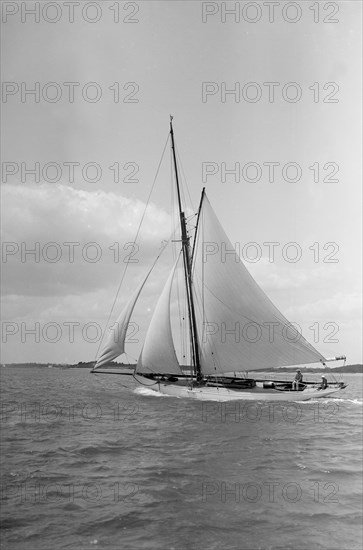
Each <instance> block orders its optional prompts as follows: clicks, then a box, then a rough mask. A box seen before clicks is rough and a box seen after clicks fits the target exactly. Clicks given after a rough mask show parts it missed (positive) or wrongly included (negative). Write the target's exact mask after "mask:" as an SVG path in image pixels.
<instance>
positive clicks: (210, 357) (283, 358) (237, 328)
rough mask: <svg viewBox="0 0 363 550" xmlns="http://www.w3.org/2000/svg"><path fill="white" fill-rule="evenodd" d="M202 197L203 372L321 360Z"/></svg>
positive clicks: (198, 264)
mask: <svg viewBox="0 0 363 550" xmlns="http://www.w3.org/2000/svg"><path fill="white" fill-rule="evenodd" d="M231 251H233V246H232V244H231V242H230V240H229V239H228V237H227V235H226V234H225V232H224V230H223V228H222V226H221V225H220V223H219V221H218V219H217V217H216V215H215V213H214V211H213V209H212V207H211V205H210V203H209V201H208V199H207V198H206V197H205V196H204V199H203V202H202V205H201V210H200V220H199V226H198V234H197V241H196V249H195V254H194V275H195V285H194V286H195V287H196V286H199V288H201V289H202V290H201V294H202V296H201V297H198V300H199V302H200V310H199V330H198V332H199V340H200V342H199V344H200V348H201V367H202V372H203V374H215V373H226V372H231V371H249V370H252V369H253V370H257V369H258V370H262V369H266V368H270V367H278V366H288V365H300V364H302V363H315V362H319V361H324V357H323V356H322V355H321V354H320V353H319V352H318V351H317V350H315V349H314V347H313V346H311V345H310V344H309V343H308V342H307V341H306V340H305V338H303V336H301V334H299V333H298V332H297V331H296V329H294V328H293V327H292V325H291V324H290V323H289V321H288V320H287V319H286V318H285V317H284V316H283V315H282V313H281V312H280V311H279V310H278V309H277V308H276V307H275V306H274V305H273V303H272V302H271V301H270V299H269V298H268V297H267V295H266V294H265V293H264V292H263V290H262V289H261V288H260V287H259V286H258V284H257V283H256V282H255V280H254V279H253V278H252V276H251V275H250V274H249V272H248V270H247V269H246V267H245V266H244V265H243V263H242V261H241V259H240V258H239V256H238V255H237V254H236V253H231Z"/></svg>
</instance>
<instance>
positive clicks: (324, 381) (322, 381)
mask: <svg viewBox="0 0 363 550" xmlns="http://www.w3.org/2000/svg"><path fill="white" fill-rule="evenodd" d="M327 387H328V381H327V379H326V378H325V376H324V374H323V376H322V377H321V389H322V390H325V389H326V388H327Z"/></svg>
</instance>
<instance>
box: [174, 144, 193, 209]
mask: <svg viewBox="0 0 363 550" xmlns="http://www.w3.org/2000/svg"><path fill="white" fill-rule="evenodd" d="M176 155H177V158H178V161H179V166H180V168H181V171H182V174H183V180H184V185H185V187H186V190H187V193H188V197H189V203H190V205H191V207H192V209H193V211H194V207H193V201H192V198H191V196H190V192H189V187H188V183H187V178H186V175H185V172H184V168H183V164H182V161H181V158H180V155H179V150H178V148H177V147H176ZM183 198H184V201H185V197H183ZM184 204H185V202H184Z"/></svg>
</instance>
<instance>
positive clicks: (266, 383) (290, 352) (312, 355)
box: [91, 117, 346, 401]
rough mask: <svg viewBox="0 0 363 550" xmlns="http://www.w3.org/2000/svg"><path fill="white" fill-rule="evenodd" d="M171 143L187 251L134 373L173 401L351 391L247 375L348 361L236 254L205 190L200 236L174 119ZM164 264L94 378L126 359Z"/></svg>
mask: <svg viewBox="0 0 363 550" xmlns="http://www.w3.org/2000/svg"><path fill="white" fill-rule="evenodd" d="M170 141H171V151H172V161H173V168H174V180H175V186H176V191H177V204H178V218H179V225H180V235H179V236H178V237H179V238H178V239H175V240H174V245H175V246H178V247H179V251H178V254H177V260H176V262H175V263H174V266H173V267H172V269H171V271H170V274H169V277H168V280H167V281H166V284H165V286H164V289H163V291H162V293H161V295H160V297H159V300H158V302H157V304H156V307H155V309H154V312H153V316H152V319H151V322H150V325H149V327H148V330H147V333H146V336H145V340H144V344H143V348H142V351H141V354H140V356H139V359H138V362H137V365H136V368H135V372H134V373H128V374H132V375H134V377H135V380H137V381H138V382H139V383H140V384H143V385H146V386H148V387H150V388H151V389H155V390H157V391H159V392H161V393H164V394H167V395H170V396H175V397H185V398H192V399H198V400H212V401H232V400H258V401H261V400H271V401H305V400H308V399H316V398H321V397H326V396H328V395H331V394H333V393H336V392H338V391H341V390H342V389H344V388H345V387H346V386H345V384H344V383H343V382H336V381H334V382H329V383H328V382H327V381H326V380H325V379H323V380H322V382H321V383H319V384H318V383H316V382H306V381H304V380H302V379H301V377H300V375H299V374H298V373H297V375H296V380H295V381H293V382H291V381H286V380H282V381H274V380H259V379H258V378H250V377H249V376H248V375H247V373H248V372H251V371H257V370H260V371H263V370H269V369H271V368H273V367H284V366H293V365H303V364H314V363H320V364H321V365H323V366H325V363H326V362H327V361H336V360H344V361H345V356H339V357H333V358H330V359H327V358H325V357H324V356H323V355H322V354H321V353H319V351H317V350H316V349H315V348H314V347H313V346H312V345H311V344H310V343H309V342H308V341H307V340H305V338H304V337H303V336H302V335H301V334H300V333H298V332H297V331H296V329H295V328H294V327H293V325H292V324H291V323H289V321H288V320H287V319H286V318H285V317H284V316H283V314H282V313H281V312H280V311H279V310H278V309H277V308H276V307H275V306H274V304H273V303H272V302H271V300H270V299H269V298H268V296H267V295H266V294H265V293H264V291H263V290H262V289H261V288H260V287H259V286H258V284H257V283H256V281H255V280H254V279H253V277H252V276H251V275H250V273H249V272H248V270H247V269H246V267H245V266H244V265H243V262H242V260H241V259H240V257H239V256H238V255H237V254H236V252H235V251H234V249H233V246H232V243H231V242H230V240H229V239H228V237H227V235H226V234H225V232H224V230H223V228H222V226H221V225H220V223H219V221H218V218H217V216H216V214H215V212H214V210H213V209H212V206H211V204H210V202H209V200H208V198H207V196H206V193H205V189H203V191H202V195H201V199H200V204H199V208H198V212H197V214H196V226H195V228H194V235H192V231H191V230H188V227H187V221H186V215H185V212H184V209H183V205H182V200H181V188H180V178H179V168H178V162H177V157H176V151H175V142H174V131H173V124H172V117H171V119H170ZM159 256H160V254H159ZM159 256H158V258H159ZM158 258H157V259H156V260H155V262H154V264H153V266H152V267H151V269H150V270H149V272H148V273H147V275H146V277H145V278H144V279H143V280H142V281H141V283H140V284H139V286H138V287H137V288H136V289H135V291H134V293H133V295H132V296H131V298H130V299H129V301H128V302H127V304H126V305H125V307H124V309H123V310H122V312H121V314H120V315H119V317H118V319H117V321H116V324H114V325H113V326H112V330H110V332H109V334H108V336H107V338H106V339H105V343H104V345H103V347H102V349H101V352H100V353H99V355H98V359H97V363H96V365H95V367H94V369H93V370H92V371H91V372H96V373H97V372H102V373H105V372H108V373H110V371H107V370H106V371H102V370H100V369H101V367H105V366H106V365H107V364H108V363H110V362H111V361H113V360H114V359H115V358H116V357H118V356H120V355H122V354H123V353H125V341H126V335H127V331H128V327H129V324H130V322H131V318H132V314H133V311H134V308H135V305H136V303H137V302H138V300H139V299H140V298H141V294H142V290H143V288H144V286H145V284H146V283H147V280H148V278H149V276H150V274H151V272H152V271H153V269H154V266H155V264H156V261H157V260H158ZM179 263H182V267H183V281H184V295H185V301H186V311H187V315H186V321H187V327H186V332H187V334H188V341H189V349H190V359H191V368H190V372H189V373H185V372H184V371H183V370H182V369H181V367H180V364H179V361H178V358H177V354H176V351H175V346H174V339H173V331H172V325H171V318H170V301H171V294H172V288H173V282H174V279H175V273H176V270H177V268H178V264H179ZM179 311H183V310H182V309H179ZM180 316H181V317H183V315H182V314H180ZM241 373H245V374H241ZM113 374H115V373H113ZM124 374H125V373H124Z"/></svg>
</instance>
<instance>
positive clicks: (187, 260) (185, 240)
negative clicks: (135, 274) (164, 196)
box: [170, 116, 202, 381]
mask: <svg viewBox="0 0 363 550" xmlns="http://www.w3.org/2000/svg"><path fill="white" fill-rule="evenodd" d="M172 121H173V117H172V116H170V136H171V149H172V152H173V161H174V172H175V181H176V188H177V195H178V207H179V218H180V227H181V242H182V250H183V264H184V277H185V285H186V290H187V303H188V316H189V330H190V339H191V347H192V358H193V365H194V373H195V375H196V377H197V381H199V380H201V379H202V372H201V367H200V357H199V346H198V333H197V322H196V316H195V307H194V298H193V291H192V265H191V257H190V250H189V237H188V232H187V226H186V221H185V214H184V212H183V210H182V203H181V198H180V186H179V174H178V166H177V162H176V154H175V143H174V131H173V122H172Z"/></svg>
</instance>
